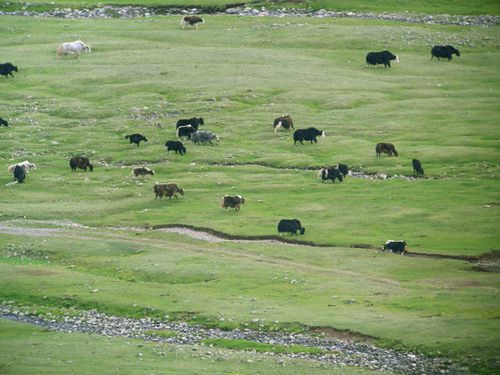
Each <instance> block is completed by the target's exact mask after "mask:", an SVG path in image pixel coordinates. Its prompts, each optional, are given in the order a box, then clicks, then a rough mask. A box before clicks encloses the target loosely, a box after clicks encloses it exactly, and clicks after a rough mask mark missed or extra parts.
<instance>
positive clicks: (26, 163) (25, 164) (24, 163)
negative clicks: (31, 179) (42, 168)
mask: <svg viewBox="0 0 500 375" xmlns="http://www.w3.org/2000/svg"><path fill="white" fill-rule="evenodd" d="M16 166H20V167H23V168H24V170H25V172H26V173H28V172H29V171H30V170H31V169H33V170H35V169H36V164H35V163H30V162H29V161H28V160H25V161H22V162H20V163H16V164H12V165H9V167H8V168H7V170H8V171H9V173H13V172H14V169H15V168H16Z"/></svg>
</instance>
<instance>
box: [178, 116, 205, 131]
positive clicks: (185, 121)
mask: <svg viewBox="0 0 500 375" xmlns="http://www.w3.org/2000/svg"><path fill="white" fill-rule="evenodd" d="M186 125H191V126H192V127H193V128H195V129H196V130H198V127H199V126H200V125H205V121H203V118H201V117H198V118H196V117H193V118H189V119H180V120H178V121H177V124H175V128H179V127H181V126H186Z"/></svg>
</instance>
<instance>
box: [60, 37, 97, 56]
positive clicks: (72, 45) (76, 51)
mask: <svg viewBox="0 0 500 375" xmlns="http://www.w3.org/2000/svg"><path fill="white" fill-rule="evenodd" d="M82 51H83V52H87V53H90V46H89V45H88V44H85V43H83V42H82V41H81V40H77V41H75V42H66V43H61V44H60V45H59V47H58V48H57V52H56V55H57V56H63V55H67V54H72V55H76V57H77V58H78V57H80V53H81V52H82Z"/></svg>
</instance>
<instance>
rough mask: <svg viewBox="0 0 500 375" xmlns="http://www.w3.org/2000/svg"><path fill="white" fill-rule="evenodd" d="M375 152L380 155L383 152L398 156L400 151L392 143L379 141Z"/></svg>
mask: <svg viewBox="0 0 500 375" xmlns="http://www.w3.org/2000/svg"><path fill="white" fill-rule="evenodd" d="M375 152H376V153H377V156H380V155H381V154H382V153H384V154H388V155H389V156H392V155H394V156H398V152H397V151H396V148H395V147H394V145H393V144H392V143H377V145H376V146H375Z"/></svg>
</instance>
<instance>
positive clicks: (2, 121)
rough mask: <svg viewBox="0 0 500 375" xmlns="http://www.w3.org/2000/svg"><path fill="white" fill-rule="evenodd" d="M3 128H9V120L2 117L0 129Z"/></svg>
mask: <svg viewBox="0 0 500 375" xmlns="http://www.w3.org/2000/svg"><path fill="white" fill-rule="evenodd" d="M2 125H3V126H9V123H8V122H7V120H4V119H3V118H1V117H0V127H2Z"/></svg>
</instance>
